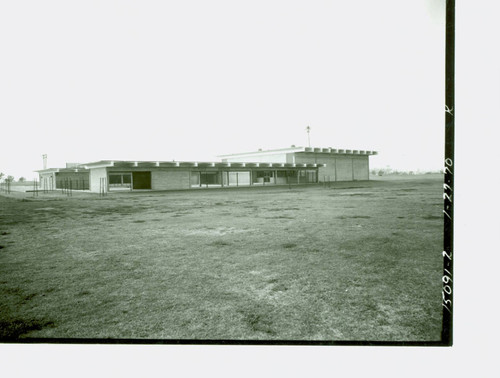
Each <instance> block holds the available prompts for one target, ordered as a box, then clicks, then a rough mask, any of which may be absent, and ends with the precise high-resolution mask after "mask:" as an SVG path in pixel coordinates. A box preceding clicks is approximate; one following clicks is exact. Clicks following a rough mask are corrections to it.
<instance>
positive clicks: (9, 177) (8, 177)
mask: <svg viewBox="0 0 500 378" xmlns="http://www.w3.org/2000/svg"><path fill="white" fill-rule="evenodd" d="M5 181H7V182H12V181H14V176H7V178H6V179H5Z"/></svg>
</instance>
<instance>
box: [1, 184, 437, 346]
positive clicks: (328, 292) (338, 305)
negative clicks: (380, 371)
mask: <svg viewBox="0 0 500 378" xmlns="http://www.w3.org/2000/svg"><path fill="white" fill-rule="evenodd" d="M442 182H443V180H442V178H441V177H437V178H435V177H434V178H433V177H416V178H411V179H407V180H392V181H384V180H379V181H369V182H354V183H353V182H345V183H336V184H332V186H331V187H323V186H319V185H318V186H304V187H292V188H291V189H289V188H288V187H274V188H258V189H250V188H249V189H226V190H199V191H184V192H142V193H113V194H110V195H108V196H107V197H104V198H99V197H98V196H96V195H93V194H88V193H87V194H83V193H77V192H74V193H73V196H72V197H65V196H63V195H61V194H39V196H38V197H36V198H34V197H32V195H31V194H27V193H14V194H10V195H8V196H7V195H5V194H3V195H0V298H1V301H0V339H3V340H9V339H17V338H21V339H22V338H33V337H35V338H117V339H121V338H127V339H129V338H147V339H212V340H213V339H216V340H244V339H246V340H321V341H338V340H343V341H344V340H347V341H348V340H368V341H369V340H377V341H438V340H439V339H440V331H441V318H442V307H441V273H442V256H441V250H442V244H443V243H442V238H443V235H442V233H443V231H442V230H443V227H442V223H443V215H442V208H443V200H442Z"/></svg>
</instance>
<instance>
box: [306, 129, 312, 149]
mask: <svg viewBox="0 0 500 378" xmlns="http://www.w3.org/2000/svg"><path fill="white" fill-rule="evenodd" d="M306 131H307V145H308V147H311V138H310V137H309V132H310V131H311V127H310V126H309V125H308V126H307V127H306Z"/></svg>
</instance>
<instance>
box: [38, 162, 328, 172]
mask: <svg viewBox="0 0 500 378" xmlns="http://www.w3.org/2000/svg"><path fill="white" fill-rule="evenodd" d="M325 166H326V164H319V163H297V164H295V163H263V162H234V163H233V162H220V161H218V162H207V161H199V162H198V161H141V160H100V161H96V162H90V163H84V164H81V165H79V166H78V168H48V169H41V170H38V171H35V172H38V173H52V172H88V171H89V170H90V169H95V168H109V167H115V168H124V169H126V168H158V167H160V168H197V167H198V168H211V167H213V168H317V167H325Z"/></svg>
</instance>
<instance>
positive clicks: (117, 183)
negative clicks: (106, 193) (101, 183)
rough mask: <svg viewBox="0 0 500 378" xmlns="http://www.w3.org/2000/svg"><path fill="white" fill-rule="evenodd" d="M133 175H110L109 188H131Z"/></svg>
mask: <svg viewBox="0 0 500 378" xmlns="http://www.w3.org/2000/svg"><path fill="white" fill-rule="evenodd" d="M131 184H132V173H116V172H113V173H110V174H109V187H110V189H111V188H116V189H119V188H128V189H130V188H131Z"/></svg>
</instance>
